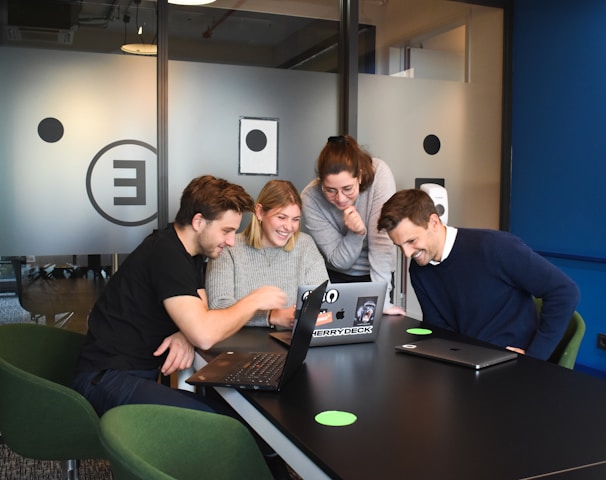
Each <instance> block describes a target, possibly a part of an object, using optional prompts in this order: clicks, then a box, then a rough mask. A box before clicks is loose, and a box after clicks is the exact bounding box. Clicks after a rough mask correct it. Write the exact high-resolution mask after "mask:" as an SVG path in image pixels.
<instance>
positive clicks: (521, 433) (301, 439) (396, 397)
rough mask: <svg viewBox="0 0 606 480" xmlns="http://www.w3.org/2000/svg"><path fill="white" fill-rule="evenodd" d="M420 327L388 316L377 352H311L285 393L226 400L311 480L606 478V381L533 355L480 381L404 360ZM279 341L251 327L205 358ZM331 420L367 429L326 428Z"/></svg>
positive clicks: (226, 393)
mask: <svg viewBox="0 0 606 480" xmlns="http://www.w3.org/2000/svg"><path fill="white" fill-rule="evenodd" d="M419 326H421V327H423V326H425V325H424V324H423V323H422V322H419V321H418V320H415V319H412V318H408V317H393V316H392V317H390V316H384V317H383V324H382V327H381V331H380V334H379V339H378V340H377V341H376V342H375V343H365V344H357V345H343V346H331V347H315V348H311V349H310V350H309V353H308V355H307V359H306V362H305V364H304V366H303V367H302V369H301V370H299V372H298V373H297V374H296V375H295V377H294V378H292V379H291V380H290V382H289V383H288V384H287V385H286V386H285V387H284V389H283V390H282V391H281V392H278V393H272V392H256V391H244V390H236V389H232V388H217V391H218V392H219V393H220V394H221V395H222V396H223V397H224V398H225V399H226V400H227V401H228V402H229V403H230V404H231V405H232V407H234V408H235V409H236V410H237V411H238V412H239V413H240V414H241V415H242V417H243V418H244V419H245V420H247V422H249V424H250V425H251V426H252V427H253V428H255V430H257V432H258V433H259V434H260V435H261V436H262V437H263V438H265V440H266V441H267V442H268V443H269V444H270V445H271V446H272V447H273V448H274V449H275V450H276V452H277V453H278V454H280V455H281V456H282V457H283V458H284V460H285V461H286V462H288V463H289V465H291V467H293V468H294V469H295V470H296V471H297V472H298V473H299V474H300V475H301V476H302V477H303V478H305V479H306V480H307V479H313V480H315V479H318V478H342V479H347V480H349V479H368V478H411V479H415V480H422V479H432V480H434V479H457V480H458V479H491V480H497V479H530V478H548V479H557V480H573V479H584V480H586V479H594V478H595V479H604V478H606V382H605V381H604V380H602V379H599V378H594V377H590V376H588V375H585V374H582V373H579V372H574V371H572V370H568V369H565V368H563V367H559V366H557V365H553V364H550V363H547V362H543V361H539V360H535V359H532V358H529V357H524V356H521V357H520V358H518V359H516V360H514V361H512V362H508V363H506V364H502V365H497V366H493V367H488V368H486V369H484V370H480V371H474V370H472V369H468V368H465V367H460V366H455V365H450V364H446V363H442V362H438V361H434V360H428V359H423V358H416V357H413V356H411V355H406V354H403V353H397V352H395V351H394V348H393V347H394V345H396V344H403V343H407V342H410V341H414V340H419V339H420V338H421V337H420V336H416V335H409V334H408V333H406V330H407V329H408V328H411V327H419ZM433 330H434V335H441V334H440V333H439V332H437V331H436V329H433ZM267 333H268V330H267V329H263V328H244V329H243V330H241V331H240V332H239V333H238V334H236V335H235V336H234V337H232V338H231V339H229V340H227V341H225V342H222V343H221V344H219V345H217V347H216V348H215V349H213V350H211V351H210V352H204V353H203V354H204V357H206V358H207V359H209V358H212V356H213V354H216V353H217V352H219V351H224V350H250V351H269V350H276V349H280V348H282V347H281V346H280V344H279V343H278V342H276V341H275V340H272V339H270V338H269V337H268V335H267ZM443 333H444V332H442V334H443ZM204 363H205V361H204V360H203V358H202V356H201V355H197V358H196V362H195V367H196V368H200V367H201V366H202V365H203V364H204ZM330 410H339V411H345V412H351V413H354V414H355V415H356V416H357V421H356V422H355V423H353V424H352V425H349V426H343V427H328V426H323V425H321V424H318V423H317V422H316V421H315V420H314V417H315V415H316V414H318V413H320V412H323V411H330Z"/></svg>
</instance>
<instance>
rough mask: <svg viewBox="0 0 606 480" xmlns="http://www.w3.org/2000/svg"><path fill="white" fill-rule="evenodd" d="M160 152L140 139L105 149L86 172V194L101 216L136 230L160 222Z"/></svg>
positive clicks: (114, 144)
mask: <svg viewBox="0 0 606 480" xmlns="http://www.w3.org/2000/svg"><path fill="white" fill-rule="evenodd" d="M157 172H158V167H157V159H156V149H155V148H154V147H152V146H151V145H149V144H147V143H145V142H140V141H138V140H120V141H117V142H113V143H110V144H109V145H107V146H106V147H104V148H102V149H101V150H100V151H99V153H97V155H95V157H94V158H93V160H92V161H91V163H90V165H89V166H88V170H87V172H86V192H87V194H88V198H89V200H90V202H91V204H92V205H93V207H94V208H95V210H97V212H99V214H100V215H101V216H102V217H103V218H105V219H107V220H109V221H110V222H112V223H115V224H117V225H122V226H125V227H134V226H138V225H144V224H146V223H149V222H151V221H153V220H155V219H156V217H157V216H158V212H157V210H156V207H157V200H156V197H157V193H156V192H157V175H158V173H157Z"/></svg>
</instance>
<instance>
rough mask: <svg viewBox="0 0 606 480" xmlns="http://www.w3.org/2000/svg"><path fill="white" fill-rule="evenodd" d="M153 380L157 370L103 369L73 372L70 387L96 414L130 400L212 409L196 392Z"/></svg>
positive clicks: (131, 402)
mask: <svg viewBox="0 0 606 480" xmlns="http://www.w3.org/2000/svg"><path fill="white" fill-rule="evenodd" d="M157 380H158V370H124V371H121V370H105V371H101V372H98V371H97V372H86V373H80V374H77V375H76V376H75V378H74V380H73V382H72V388H73V389H74V390H76V391H78V392H80V393H81V394H82V395H83V396H84V397H85V398H86V399H87V400H88V401H89V402H90V403H91V405H92V406H93V408H94V409H95V411H96V412H97V414H98V415H99V416H101V415H103V414H104V413H105V412H106V411H107V410H109V409H110V408H113V407H116V406H118V405H126V404H133V403H148V404H149V403H151V404H157V405H171V406H175V407H183V408H190V409H193V410H203V411H206V412H214V411H215V409H214V408H212V407H211V406H209V405H208V404H206V403H205V402H204V401H203V399H202V398H201V397H200V396H198V395H197V394H195V393H193V392H188V391H185V390H178V389H175V388H170V387H168V386H166V385H162V384H160V383H158V382H157Z"/></svg>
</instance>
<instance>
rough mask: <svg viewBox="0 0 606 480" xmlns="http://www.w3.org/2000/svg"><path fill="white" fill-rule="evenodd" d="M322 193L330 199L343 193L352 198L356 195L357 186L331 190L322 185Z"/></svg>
mask: <svg viewBox="0 0 606 480" xmlns="http://www.w3.org/2000/svg"><path fill="white" fill-rule="evenodd" d="M322 192H324V195H326V196H327V197H330V198H334V197H336V196H337V195H338V194H339V192H341V194H342V195H345V196H346V197H348V198H350V197H353V196H354V195H355V194H356V184H353V185H348V186H346V187H343V188H331V187H325V186H324V185H322Z"/></svg>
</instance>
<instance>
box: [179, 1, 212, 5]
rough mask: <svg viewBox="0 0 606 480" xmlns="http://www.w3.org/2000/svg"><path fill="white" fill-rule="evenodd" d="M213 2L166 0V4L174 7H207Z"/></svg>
mask: <svg viewBox="0 0 606 480" xmlns="http://www.w3.org/2000/svg"><path fill="white" fill-rule="evenodd" d="M214 1H215V0H168V3H172V4H174V5H208V4H209V3H213V2H214Z"/></svg>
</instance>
